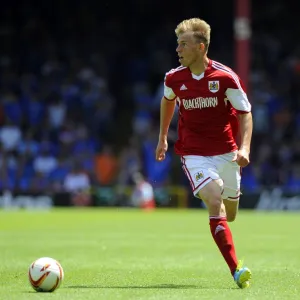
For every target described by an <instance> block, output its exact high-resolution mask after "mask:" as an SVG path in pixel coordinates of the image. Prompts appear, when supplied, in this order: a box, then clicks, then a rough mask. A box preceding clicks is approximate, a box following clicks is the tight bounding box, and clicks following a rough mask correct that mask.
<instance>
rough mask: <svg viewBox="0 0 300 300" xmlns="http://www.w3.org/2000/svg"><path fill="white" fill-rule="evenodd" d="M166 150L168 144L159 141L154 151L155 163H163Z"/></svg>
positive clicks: (164, 141)
mask: <svg viewBox="0 0 300 300" xmlns="http://www.w3.org/2000/svg"><path fill="white" fill-rule="evenodd" d="M167 150H168V142H167V140H165V139H164V140H159V141H158V144H157V147H156V151H155V158H156V160H157V161H163V160H164V159H165V158H166V152H167Z"/></svg>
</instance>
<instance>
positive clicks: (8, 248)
mask: <svg viewBox="0 0 300 300" xmlns="http://www.w3.org/2000/svg"><path fill="white" fill-rule="evenodd" d="M231 229H232V232H233V236H234V239H235V243H236V250H237V253H238V255H239V257H240V258H244V259H245V263H246V265H247V266H248V267H249V268H250V269H251V270H252V273H253V284H252V286H251V288H250V289H246V290H240V289H238V287H237V286H236V285H235V283H234V282H233V280H232V278H231V276H230V273H229V270H228V267H227V265H226V264H225V262H224V261H223V258H222V257H221V254H220V253H219V252H218V249H217V247H216V245H215V244H214V242H213V239H212V237H211V235H210V231H209V226H208V218H207V212H206V211H203V210H164V209H163V210H157V211H155V212H143V211H139V210H132V209H103V208H96V209H76V208H73V209H72V208H70V209H58V210H55V209H54V210H51V211H48V212H45V211H44V212H43V211H15V212H10V211H3V210H2V211H1V210H0V249H1V250H0V279H1V284H0V299H1V300H2V299H3V300H23V299H24V300H25V299H26V300H27V299H59V300H73V299H74V300H75V299H80V300H88V299H97V300H101V299H105V300H119V299H120V300H123V299H124V300H125V299H126V300H127V299H140V300H143V299H145V300H146V299H147V300H152V299H153V300H156V299H157V300H158V299H161V300H169V299H170V300H171V299H178V300H185V299H188V300H193V299H218V300H219V299H229V300H234V299H239V300H250V299H272V300H274V299H280V300H285V299H300V215H299V214H297V213H283V212H282V213H258V212H255V211H253V212H250V211H241V212H240V213H239V216H238V218H237V220H236V221H235V222H234V223H232V225H231ZM42 256H50V257H53V258H55V259H57V260H59V261H60V262H61V264H62V266H63V268H64V272H65V279H64V282H63V283H62V285H61V287H60V288H59V289H58V290H56V291H55V292H54V293H37V292H35V291H34V290H33V289H32V288H31V287H30V286H29V283H28V279H27V270H28V267H29V265H30V263H31V262H32V261H34V260H35V259H37V258H39V257H42Z"/></svg>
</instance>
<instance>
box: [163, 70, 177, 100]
mask: <svg viewBox="0 0 300 300" xmlns="http://www.w3.org/2000/svg"><path fill="white" fill-rule="evenodd" d="M164 97H165V98H166V99H167V100H170V101H172V100H175V98H176V94H175V93H174V91H173V89H172V88H171V84H170V78H169V76H168V73H167V74H166V76H165V80H164Z"/></svg>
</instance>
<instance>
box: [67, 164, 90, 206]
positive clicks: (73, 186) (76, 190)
mask: <svg viewBox="0 0 300 300" xmlns="http://www.w3.org/2000/svg"><path fill="white" fill-rule="evenodd" d="M63 187H64V190H65V191H67V192H69V193H71V201H72V203H73V204H74V205H76V206H88V205H90V204H91V193H90V188H91V184H90V179H89V177H88V175H87V174H86V173H85V172H84V171H83V170H82V168H81V166H80V165H79V164H77V163H75V164H74V165H73V168H72V170H71V172H70V173H69V174H68V175H67V176H66V178H65V180H64V184H63Z"/></svg>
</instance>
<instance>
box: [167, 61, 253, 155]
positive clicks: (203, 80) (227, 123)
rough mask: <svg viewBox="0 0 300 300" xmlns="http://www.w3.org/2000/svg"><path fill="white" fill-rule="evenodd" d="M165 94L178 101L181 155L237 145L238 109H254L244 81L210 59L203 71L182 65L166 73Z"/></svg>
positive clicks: (215, 151) (220, 150)
mask: <svg viewBox="0 0 300 300" xmlns="http://www.w3.org/2000/svg"><path fill="white" fill-rule="evenodd" d="M164 97H165V98H166V99H167V100H170V101H175V100H176V101H177V104H178V105H179V120H178V140H177V142H176V144H175V152H176V153H177V154H179V155H202V156H212V155H219V154H224V153H228V152H232V151H234V150H236V149H237V144H236V141H235V138H236V135H237V131H238V121H237V116H236V114H237V113H247V112H250V111H251V104H250V103H249V101H248V98H247V95H246V93H245V91H244V88H243V83H242V82H241V80H240V78H239V77H238V75H237V74H236V73H234V72H233V71H232V70H231V69H230V68H228V67H226V66H225V65H223V64H220V63H218V62H216V61H212V60H209V64H208V67H207V68H206V70H205V71H204V73H202V74H201V75H199V76H197V75H195V74H193V73H191V71H190V69H189V68H187V67H183V66H180V67H178V68H177V69H173V70H171V71H170V72H168V73H166V76H165V90H164Z"/></svg>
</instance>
